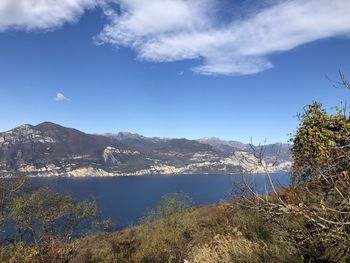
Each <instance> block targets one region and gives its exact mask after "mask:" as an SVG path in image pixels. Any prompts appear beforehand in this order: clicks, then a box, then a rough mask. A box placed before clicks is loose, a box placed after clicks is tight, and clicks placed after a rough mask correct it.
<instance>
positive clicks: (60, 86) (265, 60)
mask: <svg viewBox="0 0 350 263" xmlns="http://www.w3.org/2000/svg"><path fill="white" fill-rule="evenodd" d="M146 2H147V3H148V4H145V3H146ZM257 3H258V1H253V0H249V1H224V0H222V1H220V0H201V1H199V0H192V1H186V0H152V1H141V0H128V1H126V0H123V1H122V0H106V1H103V0H102V1H95V0H62V1H58V2H56V1H53V0H47V1H41V3H38V2H37V1H34V0H16V1H13V0H12V1H10V0H5V1H3V2H2V3H1V4H0V80H1V81H0V92H1V93H0V130H1V131H5V130H8V129H11V128H13V127H15V126H18V125H21V124H24V123H31V124H38V123H40V122H42V121H52V122H56V123H59V124H62V125H64V126H69V127H74V128H77V129H80V130H82V131H85V132H91V133H104V132H117V131H130V132H137V133H141V134H144V135H146V136H162V137H186V138H190V139H195V138H199V137H203V136H217V137H221V138H223V139H235V140H240V141H243V142H248V141H249V140H250V138H251V137H252V138H253V140H254V141H255V142H259V141H263V140H264V139H267V141H268V142H276V141H280V142H286V141H287V140H288V138H289V136H288V134H289V133H291V132H293V131H294V130H295V128H296V126H297V124H298V121H297V119H296V118H295V115H296V113H298V112H301V111H302V108H303V106H304V105H306V104H308V103H311V102H312V101H321V102H323V103H324V104H325V106H326V107H327V108H329V107H331V106H332V105H335V104H339V103H340V102H341V101H344V100H346V99H347V98H348V96H349V93H348V91H346V90H341V89H335V88H333V87H332V83H331V82H330V81H329V80H328V79H327V78H326V77H325V75H328V76H330V77H331V78H333V79H334V80H337V78H338V75H337V74H338V73H337V72H338V69H341V70H342V71H343V72H344V73H345V74H346V75H347V74H348V75H349V76H350V65H349V61H350V39H349V36H350V17H349V16H348V15H347V12H346V10H349V8H350V3H349V1H346V0H343V1H342V0H335V1H332V2H331V3H329V2H328V1H325V0H318V1H314V0H309V1H306V0H303V1H300V0H291V1H277V0H275V1H272V0H269V1H259V3H260V4H259V5H258V4H257ZM40 5H41V6H40ZM55 5H56V6H55Z"/></svg>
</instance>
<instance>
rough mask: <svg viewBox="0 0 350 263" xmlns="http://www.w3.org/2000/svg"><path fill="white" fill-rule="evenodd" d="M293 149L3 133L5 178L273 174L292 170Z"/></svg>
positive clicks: (34, 131)
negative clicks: (261, 158)
mask: <svg viewBox="0 0 350 263" xmlns="http://www.w3.org/2000/svg"><path fill="white" fill-rule="evenodd" d="M289 148H290V145H289V144H279V143H277V144H269V145H266V146H264V148H262V147H261V146H251V145H249V144H244V143H241V142H238V141H225V140H221V139H219V138H215V137H213V138H201V139H199V140H188V139H179V138H159V137H145V136H142V135H139V134H134V133H128V132H119V133H116V134H111V133H106V134H100V135H99V134H87V133H84V132H81V131H79V130H76V129H72V128H66V127H63V126H60V125H58V124H55V123H51V122H44V123H41V124H38V125H36V126H34V125H29V124H25V125H21V126H19V127H17V128H14V129H12V130H9V131H6V132H2V133H0V176H2V177H11V176H18V175H25V176H123V175H149V174H151V175H153V174H164V175H168V174H235V173H242V172H254V173H258V172H263V171H264V170H263V169H262V167H259V166H256V165H255V163H258V161H259V160H258V158H257V155H256V153H258V152H261V151H262V150H263V151H264V158H263V163H264V164H265V165H264V167H267V168H268V170H269V171H270V172H278V171H287V170H289V168H290V166H291V155H290V151H289Z"/></svg>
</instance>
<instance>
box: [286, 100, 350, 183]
mask: <svg viewBox="0 0 350 263" xmlns="http://www.w3.org/2000/svg"><path fill="white" fill-rule="evenodd" d="M299 118H300V125H299V127H298V130H297V132H296V134H295V135H294V137H293V139H292V142H293V145H292V149H291V151H292V154H293V161H294V162H293V176H294V179H296V181H303V180H305V179H309V178H312V177H315V176H317V175H319V174H320V173H324V172H326V171H327V169H328V168H329V165H331V166H332V168H333V169H334V168H337V170H341V169H343V170H348V169H349V162H348V159H347V158H345V157H346V156H344V150H347V149H346V147H347V146H349V143H350V136H349V131H350V119H349V117H348V116H347V114H346V111H344V110H340V109H338V108H337V111H336V113H335V114H333V115H332V114H328V113H327V112H326V110H324V109H323V108H322V105H321V104H320V103H316V102H314V103H312V104H311V105H308V106H306V107H305V109H304V113H303V114H301V115H299Z"/></svg>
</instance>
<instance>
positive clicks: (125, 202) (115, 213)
mask: <svg viewBox="0 0 350 263" xmlns="http://www.w3.org/2000/svg"><path fill="white" fill-rule="evenodd" d="M252 178H253V180H254V182H255V184H256V185H257V188H258V189H259V191H261V192H265V191H266V189H267V188H268V187H267V188H266V185H268V184H267V183H266V176H265V175H254V176H253V177H252ZM272 178H273V180H274V181H275V182H276V185H278V186H280V187H283V186H287V185H288V184H289V175H288V174H286V173H276V174H273V175H272ZM237 180H242V176H239V175H176V176H162V175H159V176H125V177H81V178H71V177H66V178H33V180H32V184H33V186H34V187H39V186H48V187H50V188H52V189H54V190H55V191H57V192H59V193H62V194H70V195H72V196H73V198H74V199H75V200H84V199H92V198H95V199H96V200H97V203H98V205H99V208H100V209H101V213H102V216H103V217H108V218H111V219H112V220H113V222H114V223H115V224H116V225H117V228H118V229H120V228H124V227H126V226H130V225H134V224H137V222H138V220H139V219H140V218H141V217H142V216H144V215H145V213H146V212H147V209H149V208H152V207H154V206H155V205H156V204H157V203H158V202H159V201H160V199H161V198H162V196H164V195H166V194H168V193H175V192H183V193H185V194H187V195H188V196H189V197H191V199H192V200H193V201H194V205H205V204H214V203H217V202H220V201H223V200H228V199H230V198H232V197H231V192H232V189H233V187H232V185H233V182H234V181H237Z"/></svg>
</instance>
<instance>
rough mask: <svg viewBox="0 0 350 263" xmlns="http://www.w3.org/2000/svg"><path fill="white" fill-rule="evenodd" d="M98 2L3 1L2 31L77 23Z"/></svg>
mask: <svg viewBox="0 0 350 263" xmlns="http://www.w3.org/2000/svg"><path fill="white" fill-rule="evenodd" d="M96 1H97V0H1V1H0V31H5V30H8V29H24V30H48V29H54V28H57V27H59V26H62V25H63V24H64V23H66V22H75V21H76V20H77V19H78V18H79V16H80V15H82V14H83V13H84V11H85V9H88V8H93V7H94V6H96V4H97V2H96Z"/></svg>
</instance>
